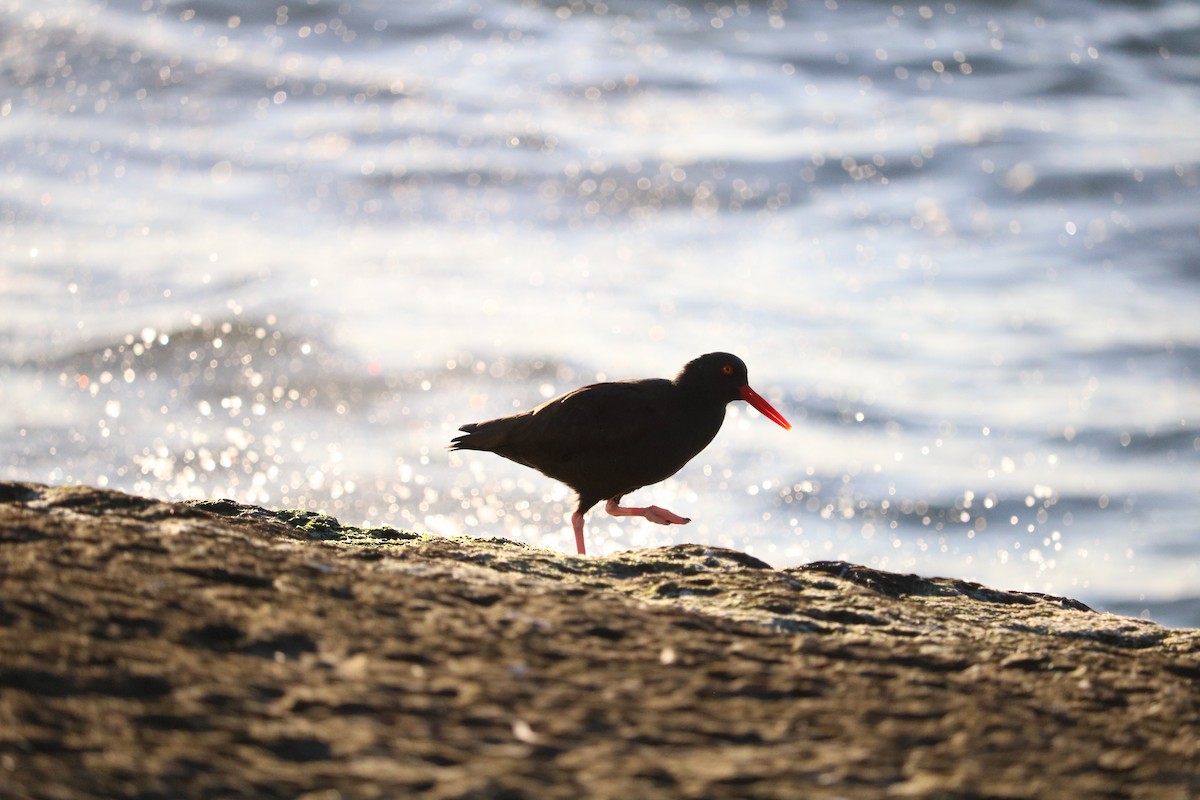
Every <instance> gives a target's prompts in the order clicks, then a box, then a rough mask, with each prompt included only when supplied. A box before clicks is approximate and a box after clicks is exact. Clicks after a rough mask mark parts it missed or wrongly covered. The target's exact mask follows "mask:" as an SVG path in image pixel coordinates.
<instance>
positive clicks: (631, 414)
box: [450, 353, 792, 555]
mask: <svg viewBox="0 0 1200 800" xmlns="http://www.w3.org/2000/svg"><path fill="white" fill-rule="evenodd" d="M734 400H745V401H746V402H747V403H749V404H750V405H752V406H754V407H755V408H756V409H758V410H759V412H761V413H762V414H763V415H764V416H766V417H767V418H768V419H770V420H772V421H774V422H776V423H778V424H779V425H782V426H783V427H784V428H786V429H791V427H792V426H791V424H790V423H789V422H788V421H787V420H786V419H784V418H783V415H782V414H780V413H779V412H778V411H776V410H775V409H774V408H772V407H771V404H770V403H768V402H767V401H766V400H764V399H763V398H762V397H760V396H759V394H758V393H757V392H755V391H754V390H753V389H751V388H750V385H749V379H748V378H747V375H746V365H745V363H743V362H742V360H741V359H740V358H738V357H737V356H734V355H730V354H729V353H708V354H707V355H703V356H700V357H699V358H697V359H694V360H692V361H689V362H688V363H687V364H685V365H684V366H683V369H681V370H680V371H679V374H678V375H676V376H675V378H674V380H666V379H665V378H646V379H643V380H630V381H616V382H613V383H593V384H591V385H590V386H584V387H583V388H581V389H576V390H575V391H573V392H567V393H566V394H564V395H560V396H558V397H555V398H554V399H552V400H547V401H546V402H545V403H542V404H541V405H540V406H538V407H537V408H534V409H530V410H529V411H523V412H521V413H520V414H513V415H512V416H509V417H500V418H498V419H493V420H488V421H487V422H475V423H471V424H469V425H464V426H462V427H461V428H459V430H461V431H464V433H463V435H462V436H459V437H457V438H456V439H454V440H453V441H452V442H451V444H450V449H451V450H487V451H490V452H493V453H495V454H496V455H500V456H504V457H505V458H507V459H509V460H510V461H515V462H517V463H518V464H524V465H525V466H527V467H533V468H534V469H536V470H537V471H538V472H541V473H542V474H544V475H547V476H549V477H551V478H554V479H555V480H559V481H562V482H563V483H565V484H566V485H567V486H570V487H571V488H572V489H574V490H575V493H576V494H577V495H578V496H579V503H578V505H576V507H575V513H574V514H572V515H571V527H572V528H573V529H574V531H575V545H576V546H577V547H578V548H579V553H580V554H581V555H582V554H584V553H585V549H584V544H583V515H584V513H585V512H586V511H587V510H588V509H590V508H591V507H592V506H594V505H596V503H598V502H600V501H601V500H606V501H607V502H606V504H605V506H604V508H605V510H606V511H607V512H608V513H609V514H612V515H614V516H638V517H645V518H646V519H648V520H650V521H651V522H656V523H658V524H659V525H682V524H685V523H688V522H691V520H690V519H687V518H685V517H681V516H679V515H677V514H674V513H672V512H670V511H668V510H666V509H665V508H659V507H658V506H649V507H647V508H628V507H625V506H622V505H620V501H621V497H622V496H624V495H626V494H628V493H629V492H632V491H633V490H635V489H640V488H641V487H643V486H648V485H650V484H652V483H658V482H659V481H661V480H665V479H666V478H669V477H670V476H672V475H674V474H675V473H676V472H678V471H679V470H680V469H681V468H682V467H683V465H684V464H686V463H687V462H688V461H691V460H692V457H693V456H695V455H696V454H697V453H699V452H700V451H701V450H703V449H704V448H705V446H706V445H707V444H708V443H709V442H711V441H712V440H713V437H714V436H716V435H717V431H719V430H720V429H721V423H722V422H723V421H724V420H725V406H726V405H727V404H728V403H730V402H732V401H734Z"/></svg>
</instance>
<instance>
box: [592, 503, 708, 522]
mask: <svg viewBox="0 0 1200 800" xmlns="http://www.w3.org/2000/svg"><path fill="white" fill-rule="evenodd" d="M604 510H605V511H607V512H608V513H609V514H612V515H613V516H614V517H645V518H646V519H648V520H650V521H651V522H653V523H655V524H657V525H686V524H688V523H689V522H691V520H690V519H688V518H687V517H681V516H679V515H678V514H676V513H675V512H674V511H668V510H667V509H665V508H662V507H661V506H646V507H645V508H630V507H629V506H623V505H621V504H619V503H618V502H617V501H616V499H615V498H614V499H612V500H609V501H608V502H607V503H605V504H604Z"/></svg>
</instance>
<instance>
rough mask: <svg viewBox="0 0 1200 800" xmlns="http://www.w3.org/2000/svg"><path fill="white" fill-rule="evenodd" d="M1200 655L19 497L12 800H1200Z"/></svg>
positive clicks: (957, 610)
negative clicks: (97, 799) (1199, 799)
mask: <svg viewBox="0 0 1200 800" xmlns="http://www.w3.org/2000/svg"><path fill="white" fill-rule="evenodd" d="M1198 687H1200V631H1195V630H1171V629H1167V628H1162V627H1159V626H1157V625H1155V624H1153V623H1150V622H1145V621H1139V620H1134V619H1128V618H1124V617H1118V616H1113V615H1109V614H1098V613H1095V612H1093V611H1091V610H1090V609H1088V608H1087V607H1086V606H1083V605H1082V604H1080V603H1078V602H1075V601H1072V600H1066V599H1063V598H1058V597H1049V596H1044V595H1039V594H1031V593H1027V592H1013V591H1002V590H997V589H990V588H987V587H984V586H980V585H978V584H973V583H966V582H963V581H956V580H947V579H929V578H919V577H916V576H913V575H896V574H890V573H885V572H879V571H876V570H872V569H867V568H865V567H860V566H854V565H852V564H845V563H831V562H825V563H815V564H808V565H806V566H803V567H798V568H795V569H783V570H780V569H772V568H771V567H769V566H768V565H767V564H764V563H763V562H761V561H759V560H757V559H755V558H752V557H750V556H747V555H744V554H742V553H737V552H733V551H729V550H721V549H717V548H709V547H701V546H697V545H680V546H676V547H667V548H659V549H654V550H644V551H638V552H630V553H622V554H620V555H618V556H614V557H611V558H579V557H575V556H567V555H562V554H560V553H553V552H547V551H543V550H536V549H532V548H529V547H526V546H523V545H520V544H516V543H513V542H509V541H504V540H499V539H491V540H479V539H444V538H433V537H427V536H422V535H419V534H415V533H411V532H405V531H397V530H393V529H375V530H362V529H355V528H348V527H343V526H341V525H339V524H338V523H337V521H336V520H334V519H332V518H330V517H324V516H320V515H315V514H306V513H302V512H272V511H267V510H264V509H260V508H255V507H249V506H240V505H237V504H234V503H231V502H216V503H198V504H168V503H162V502H158V501H155V500H149V499H144V498H139V497H131V496H128V495H124V494H120V493H117V492H110V491H101V490H96V489H88V488H79V487H54V488H51V487H47V486H41V485H36V484H29V483H0V796H3V797H6V798H25V797H32V798H78V797H105V798H108V797H137V798H143V800H150V798H188V797H196V798H209V797H212V798H216V797H255V798H275V797H280V798H297V797H310V798H317V797H320V798H335V797H340V798H358V797H385V798H399V797H408V796H417V795H419V796H423V797H433V798H505V797H508V798H526V797H527V798H557V797H566V798H581V797H597V798H622V800H629V799H630V798H654V797H670V798H678V797H695V798H715V797H756V798H757V797H789V798H795V797H805V798H835V797H836V798H880V797H903V798H911V797H918V798H985V797H986V798H1060V797H1079V798H1156V799H1159V798H1180V799H1181V800H1182V799H1183V798H1196V797H1200V688H1198Z"/></svg>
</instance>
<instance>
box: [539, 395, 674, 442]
mask: <svg viewBox="0 0 1200 800" xmlns="http://www.w3.org/2000/svg"><path fill="white" fill-rule="evenodd" d="M672 389H673V386H672V384H671V382H670V381H667V380H662V379H651V380H640V381H621V382H616V383H606V384H599V385H596V386H585V387H583V388H581V389H576V390H575V391H573V392H568V393H567V394H564V395H561V396H559V397H556V398H554V399H552V400H548V401H546V402H545V403H543V404H542V405H540V406H538V407H537V408H535V409H533V411H532V413H531V415H530V418H529V421H530V423H532V424H531V425H530V428H529V431H528V433H527V434H526V435H530V436H536V437H537V438H538V439H539V440H542V441H539V444H540V445H541V446H543V447H544V448H546V449H547V450H561V449H570V450H573V451H575V452H577V453H578V452H586V451H589V450H611V449H621V448H623V447H624V446H625V445H626V444H632V443H634V442H638V441H643V440H645V439H646V438H647V437H651V436H653V434H654V432H655V431H657V430H661V429H662V428H663V427H664V426H666V425H667V424H668V421H669V420H668V417H669V413H670V404H669V402H667V401H669V395H670V392H671V390H672ZM534 431H536V433H534Z"/></svg>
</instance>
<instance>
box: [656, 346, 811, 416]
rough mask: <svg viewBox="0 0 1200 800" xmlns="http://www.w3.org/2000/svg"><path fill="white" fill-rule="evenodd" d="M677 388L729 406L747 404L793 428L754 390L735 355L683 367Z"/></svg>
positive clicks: (708, 358)
mask: <svg viewBox="0 0 1200 800" xmlns="http://www.w3.org/2000/svg"><path fill="white" fill-rule="evenodd" d="M675 384H676V385H677V386H679V387H681V388H684V389H686V390H687V391H690V392H695V393H696V394H700V395H705V396H709V397H714V398H718V399H720V400H721V401H722V402H725V403H729V402H732V401H734V400H745V401H746V402H747V403H749V404H750V405H752V406H754V407H755V408H756V409H758V411H759V413H760V414H762V415H763V416H765V417H766V418H767V419H769V420H771V421H772V422H775V423H776V424H778V425H780V426H782V427H783V428H785V429H788V430H790V429H791V427H792V425H791V423H790V422H788V421H787V420H786V419H784V417H783V415H782V414H780V413H779V412H778V411H776V410H775V409H774V408H773V407H772V406H771V404H770V403H768V402H767V401H766V400H764V399H763V398H762V397H761V396H760V395H759V394H758V392H756V391H754V390H753V389H751V388H750V378H749V375H748V374H747V371H746V362H744V361H742V360H741V359H740V358H738V357H737V356H735V355H733V354H732V353H706V354H705V355H702V356H700V357H699V358H694V359H692V360H691V361H689V362H688V363H686V364H684V365H683V369H681V370H680V371H679V374H678V375H676V376H675Z"/></svg>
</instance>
